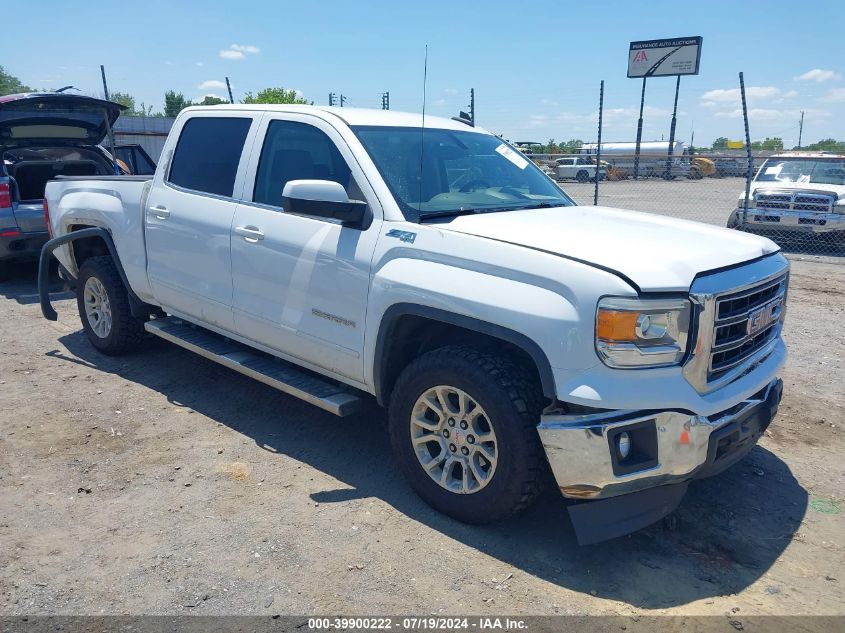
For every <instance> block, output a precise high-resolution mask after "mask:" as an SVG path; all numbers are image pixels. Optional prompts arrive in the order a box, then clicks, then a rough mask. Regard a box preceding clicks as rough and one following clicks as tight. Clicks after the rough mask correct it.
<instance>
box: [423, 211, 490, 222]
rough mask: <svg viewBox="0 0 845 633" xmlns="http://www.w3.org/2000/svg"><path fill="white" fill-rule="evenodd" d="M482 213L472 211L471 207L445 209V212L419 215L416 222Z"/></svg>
mask: <svg viewBox="0 0 845 633" xmlns="http://www.w3.org/2000/svg"><path fill="white" fill-rule="evenodd" d="M482 211H483V209H474V208H472V207H462V208H460V209H447V210H445V211H430V212H428V213H421V214H420V216H419V218H418V219H417V221H418V222H422V221H423V220H430V219H431V218H451V217H454V216H456V215H473V214H475V213H481V212H482Z"/></svg>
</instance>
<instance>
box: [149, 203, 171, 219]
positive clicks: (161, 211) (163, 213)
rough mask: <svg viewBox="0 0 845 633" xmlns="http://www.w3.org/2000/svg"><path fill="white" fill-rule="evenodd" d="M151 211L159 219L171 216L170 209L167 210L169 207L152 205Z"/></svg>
mask: <svg viewBox="0 0 845 633" xmlns="http://www.w3.org/2000/svg"><path fill="white" fill-rule="evenodd" d="M150 212H151V213H152V214H153V215H154V216H155V217H156V218H158V219H159V220H166V219H167V218H169V217H170V211H168V210H167V207H162V206H157V207H150Z"/></svg>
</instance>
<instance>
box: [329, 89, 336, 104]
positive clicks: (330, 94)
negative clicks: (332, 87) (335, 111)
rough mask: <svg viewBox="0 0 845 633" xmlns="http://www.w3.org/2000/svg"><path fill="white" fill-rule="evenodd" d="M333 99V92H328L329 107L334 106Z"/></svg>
mask: <svg viewBox="0 0 845 633" xmlns="http://www.w3.org/2000/svg"><path fill="white" fill-rule="evenodd" d="M334 97H335V94H334V93H333V92H330V93H329V106H333V105H334Z"/></svg>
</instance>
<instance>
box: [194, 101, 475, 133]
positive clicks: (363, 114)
mask: <svg viewBox="0 0 845 633" xmlns="http://www.w3.org/2000/svg"><path fill="white" fill-rule="evenodd" d="M209 110H211V111H215V112H219V111H238V110H241V111H243V110H260V111H265V112H302V113H312V114H317V115H318V116H322V117H323V118H325V114H331V115H334V116H335V117H337V118H339V119H341V120H342V121H344V122H345V123H346V124H347V125H350V126H353V125H354V126H357V125H360V126H384V127H417V128H418V127H422V123H423V118H422V115H421V114H418V113H416V112H400V111H398V110H377V109H373V108H339V107H330V106H314V105H299V104H291V105H288V104H237V103H236V104H220V105H215V106H192V107H190V108H187V109H186V110H185V112H195V111H196V112H199V111H209ZM425 127H427V128H438V129H446V130H460V131H464V132H472V131H475V132H482V133H487V130H484V129H482V128H478V127H471V126H469V125H467V124H466V123H461V122H460V121H454V120H452V119H447V118H444V117H436V116H431V115H429V114H427V115H425Z"/></svg>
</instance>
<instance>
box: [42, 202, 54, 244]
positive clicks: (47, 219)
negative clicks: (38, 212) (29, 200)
mask: <svg viewBox="0 0 845 633" xmlns="http://www.w3.org/2000/svg"><path fill="white" fill-rule="evenodd" d="M44 223H45V224H46V225H47V235H49V236H50V239H53V226H52V225H51V224H50V207H48V206H47V198H44Z"/></svg>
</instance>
